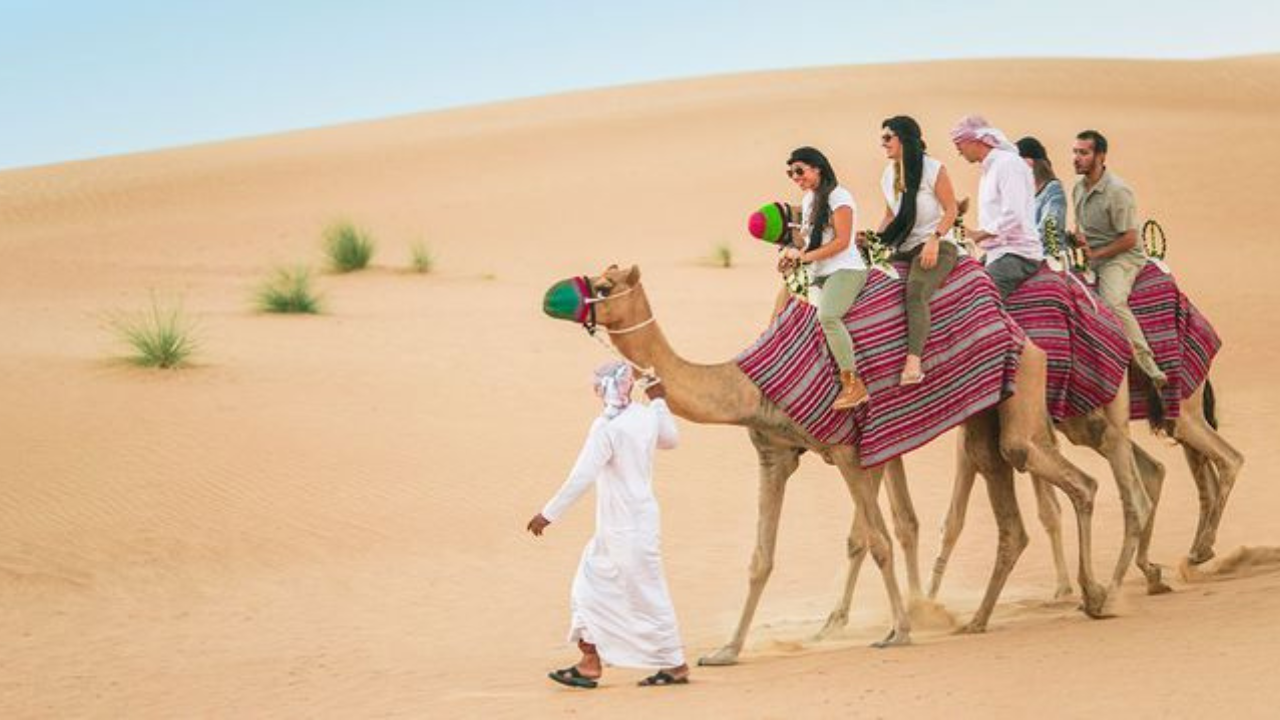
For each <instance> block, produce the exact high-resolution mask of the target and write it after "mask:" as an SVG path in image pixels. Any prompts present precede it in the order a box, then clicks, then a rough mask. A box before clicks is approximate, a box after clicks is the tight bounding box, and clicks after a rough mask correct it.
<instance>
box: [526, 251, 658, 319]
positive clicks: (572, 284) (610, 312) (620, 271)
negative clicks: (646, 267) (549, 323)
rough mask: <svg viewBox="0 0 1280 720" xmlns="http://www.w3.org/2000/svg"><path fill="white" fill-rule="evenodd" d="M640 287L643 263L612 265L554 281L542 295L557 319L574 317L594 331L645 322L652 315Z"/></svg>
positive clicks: (544, 307)
mask: <svg viewBox="0 0 1280 720" xmlns="http://www.w3.org/2000/svg"><path fill="white" fill-rule="evenodd" d="M639 287H640V267H639V266H637V265H632V266H631V267H629V268H625V269H624V268H620V267H618V266H617V265H610V266H609V267H608V268H607V269H606V270H605V271H604V272H603V273H601V274H599V275H596V276H594V277H592V276H589V275H580V276H577V277H571V278H567V279H565V280H561V281H560V282H558V283H556V284H554V285H552V286H551V287H550V288H549V289H548V290H547V292H546V294H545V295H543V298H542V311H543V312H545V313H546V314H547V315H549V316H551V317H553V318H556V319H558V320H572V321H574V322H577V323H579V324H581V325H582V326H583V327H585V328H587V330H588V331H594V330H595V328H596V326H601V327H603V328H605V329H606V330H608V331H610V332H611V333H618V332H627V331H628V330H627V328H630V327H632V326H635V325H637V324H638V323H641V322H646V321H647V320H648V319H649V318H652V317H653V315H652V314H651V313H650V312H649V307H648V302H647V301H646V300H645V298H644V294H643V293H642V292H635V291H636V290H637V289H639Z"/></svg>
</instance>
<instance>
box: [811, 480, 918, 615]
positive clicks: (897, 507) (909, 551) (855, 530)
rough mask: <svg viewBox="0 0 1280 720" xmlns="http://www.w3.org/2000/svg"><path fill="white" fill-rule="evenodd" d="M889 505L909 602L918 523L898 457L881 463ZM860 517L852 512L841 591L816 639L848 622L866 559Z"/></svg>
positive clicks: (915, 576) (914, 585)
mask: <svg viewBox="0 0 1280 720" xmlns="http://www.w3.org/2000/svg"><path fill="white" fill-rule="evenodd" d="M884 468H885V474H886V476H887V482H886V483H885V484H886V486H887V490H888V493H889V506H890V508H891V509H892V511H893V528H894V533H895V534H896V535H897V537H898V544H899V545H901V546H902V553H903V555H905V556H906V563H907V585H908V587H909V590H908V597H909V598H910V599H912V600H914V599H916V598H919V597H920V561H919V539H920V523H919V521H918V520H917V519H916V511H915V507H914V505H913V504H912V502H911V493H910V492H909V491H908V490H907V474H906V471H905V470H904V469H903V466H902V458H894V459H893V460H890V461H889V462H887V463H885V466H884ZM861 518H862V516H861V515H860V514H858V513H854V518H853V527H852V529H850V531H849V540H848V545H847V548H848V556H849V566H848V570H847V572H846V574H845V579H844V592H843V593H842V594H841V596H840V599H839V600H837V601H836V606H835V608H833V609H832V611H831V614H830V615H828V616H827V622H826V624H825V625H823V626H822V629H821V630H819V631H818V634H817V635H816V637H817V638H818V639H821V638H824V637H826V636H827V635H829V634H831V633H833V632H836V631H839V630H841V629H842V628H844V626H845V625H847V624H848V623H849V606H850V604H852V602H853V590H854V587H855V586H856V585H857V582H858V572H859V571H860V570H861V568H862V561H863V560H864V559H865V558H866V556H867V544H866V542H865V540H864V538H865V537H866V532H867V531H866V528H864V527H862V526H861V525H860V522H861Z"/></svg>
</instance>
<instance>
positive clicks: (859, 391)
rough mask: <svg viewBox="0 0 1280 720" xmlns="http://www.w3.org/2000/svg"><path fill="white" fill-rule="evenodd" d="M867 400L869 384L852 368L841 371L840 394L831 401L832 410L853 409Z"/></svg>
mask: <svg viewBox="0 0 1280 720" xmlns="http://www.w3.org/2000/svg"><path fill="white" fill-rule="evenodd" d="M866 401H867V386H866V385H863V384H862V381H861V380H859V379H858V375H857V373H855V372H854V371H852V370H841V371H840V394H839V395H837V396H836V401H835V402H833V403H831V409H832V410H852V409H853V408H856V407H858V406H859V405H861V404H862V403H864V402H866Z"/></svg>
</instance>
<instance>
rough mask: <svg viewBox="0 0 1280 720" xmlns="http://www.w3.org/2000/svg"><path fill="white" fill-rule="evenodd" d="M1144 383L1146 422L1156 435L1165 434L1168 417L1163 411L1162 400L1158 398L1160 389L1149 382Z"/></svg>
mask: <svg viewBox="0 0 1280 720" xmlns="http://www.w3.org/2000/svg"><path fill="white" fill-rule="evenodd" d="M1144 385H1145V386H1146V394H1147V423H1148V424H1150V425H1151V432H1153V433H1155V434H1156V435H1165V434H1167V430H1168V425H1167V423H1168V420H1169V417H1168V415H1167V414H1166V413H1165V411H1164V401H1163V400H1161V399H1160V391H1159V390H1157V389H1156V386H1155V385H1152V384H1151V383H1149V382H1148V383H1144Z"/></svg>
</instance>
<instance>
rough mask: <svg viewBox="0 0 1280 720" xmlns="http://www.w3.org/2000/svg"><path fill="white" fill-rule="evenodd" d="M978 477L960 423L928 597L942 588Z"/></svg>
mask: <svg viewBox="0 0 1280 720" xmlns="http://www.w3.org/2000/svg"><path fill="white" fill-rule="evenodd" d="M977 478H978V467H977V465H974V463H973V460H972V459H970V458H969V453H968V451H967V450H966V448H965V429H964V426H963V425H961V426H960V429H959V431H958V435H957V441H956V477H955V484H954V485H953V486H952V488H951V504H950V506H949V507H948V508H947V519H946V520H945V521H944V522H943V524H942V547H941V548H939V550H938V558H937V559H936V560H934V561H933V577H932V578H931V579H930V580H929V599H930V600H934V599H936V598H937V597H938V589H939V588H941V587H942V576H943V575H944V574H946V572H947V563H948V562H950V560H951V551H952V550H954V549H955V547H956V541H958V540H959V539H960V531H961V530H964V518H965V513H966V512H967V511H968V509H969V495H970V493H972V492H973V483H974V481H975V480H977Z"/></svg>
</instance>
